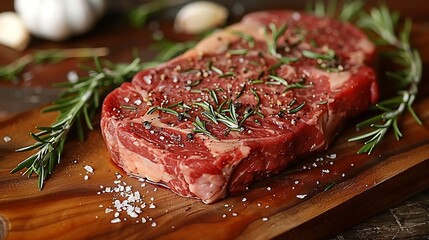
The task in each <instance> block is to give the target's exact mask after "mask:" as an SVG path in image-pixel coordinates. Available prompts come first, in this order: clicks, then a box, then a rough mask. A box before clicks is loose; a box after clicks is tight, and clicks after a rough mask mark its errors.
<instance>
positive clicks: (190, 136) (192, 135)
mask: <svg viewBox="0 0 429 240" xmlns="http://www.w3.org/2000/svg"><path fill="white" fill-rule="evenodd" d="M186 137H187V138H188V139H189V140H192V139H194V134H193V133H188V135H186Z"/></svg>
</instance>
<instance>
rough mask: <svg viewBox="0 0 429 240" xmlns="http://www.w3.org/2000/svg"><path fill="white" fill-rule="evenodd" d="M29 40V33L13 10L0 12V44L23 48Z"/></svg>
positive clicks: (18, 48) (17, 48)
mask: <svg viewBox="0 0 429 240" xmlns="http://www.w3.org/2000/svg"><path fill="white" fill-rule="evenodd" d="M29 42H30V34H29V33H28V31H27V29H26V28H25V26H24V24H23V23H22V21H21V19H20V18H19V16H18V15H17V14H16V13H14V12H3V13H0V44H3V45H5V46H8V47H10V48H14V49H16V50H18V51H22V50H24V49H25V48H26V47H27V45H28V43H29Z"/></svg>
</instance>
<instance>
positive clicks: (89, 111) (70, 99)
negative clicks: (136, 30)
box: [11, 58, 141, 189]
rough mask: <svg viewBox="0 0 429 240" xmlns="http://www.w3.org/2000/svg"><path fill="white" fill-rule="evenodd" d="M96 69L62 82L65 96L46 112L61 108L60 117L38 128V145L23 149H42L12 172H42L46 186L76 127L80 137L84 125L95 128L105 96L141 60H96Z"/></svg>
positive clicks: (128, 76)
mask: <svg viewBox="0 0 429 240" xmlns="http://www.w3.org/2000/svg"><path fill="white" fill-rule="evenodd" d="M95 65H96V68H95V69H94V70H93V71H92V72H91V74H90V75H89V76H87V77H83V78H81V79H80V80H78V81H77V82H75V83H71V82H67V83H64V84H61V86H62V87H66V90H65V91H64V92H63V94H62V95H61V97H60V98H59V99H57V100H56V101H55V102H54V103H53V105H52V106H50V107H48V108H45V109H44V110H43V111H44V112H52V111H59V113H60V115H59V117H58V118H57V120H56V121H55V122H54V123H53V124H52V125H51V126H48V127H37V129H38V130H40V131H39V132H38V133H31V136H32V137H33V139H34V140H35V141H36V142H35V143H34V144H32V145H30V146H27V147H23V148H20V149H18V150H16V151H18V152H23V151H29V150H38V151H37V152H36V153H35V154H33V155H31V156H29V157H28V158H27V159H25V160H24V161H22V162H21V163H19V164H18V165H17V166H16V167H15V168H14V169H12V171H11V173H14V172H18V171H20V170H22V169H24V168H25V169H26V170H25V172H24V173H23V175H27V176H28V177H30V176H31V175H32V174H33V173H35V174H37V175H39V178H38V179H39V180H38V187H39V189H42V188H43V183H44V181H45V180H46V178H47V177H48V176H49V175H50V174H52V173H53V172H54V167H55V165H56V164H58V163H60V161H61V157H62V152H63V150H64V144H65V142H66V139H67V137H68V136H69V135H70V131H71V129H76V131H77V134H78V136H79V138H80V139H83V138H84V128H85V127H84V126H85V125H86V127H87V128H88V129H93V127H92V123H91V120H92V118H93V117H94V115H95V113H96V111H97V110H98V109H99V107H100V101H101V97H103V96H104V95H105V94H107V93H108V92H109V91H110V90H111V89H112V88H114V87H116V86H119V84H121V83H122V82H124V81H128V80H130V79H131V78H132V77H133V76H134V75H135V74H136V73H137V72H138V71H140V70H141V65H140V59H138V58H137V59H135V60H134V61H133V62H131V63H130V64H128V65H123V64H117V65H114V68H112V69H108V68H105V67H104V66H102V65H101V64H100V62H99V61H98V59H97V58H96V59H95Z"/></svg>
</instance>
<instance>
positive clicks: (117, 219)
mask: <svg viewBox="0 0 429 240" xmlns="http://www.w3.org/2000/svg"><path fill="white" fill-rule="evenodd" d="M110 222H111V223H119V222H121V219H120V218H114V219H112V220H111V221H110Z"/></svg>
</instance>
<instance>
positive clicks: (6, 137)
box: [3, 136, 12, 142]
mask: <svg viewBox="0 0 429 240" xmlns="http://www.w3.org/2000/svg"><path fill="white" fill-rule="evenodd" d="M10 140H12V138H11V137H9V136H4V137H3V141H4V142H10Z"/></svg>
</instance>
